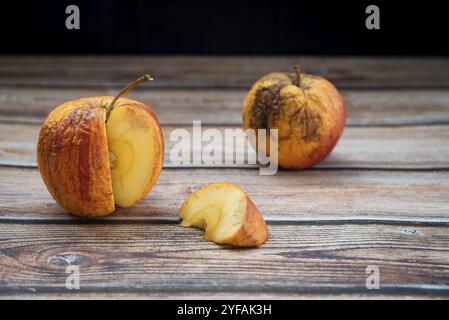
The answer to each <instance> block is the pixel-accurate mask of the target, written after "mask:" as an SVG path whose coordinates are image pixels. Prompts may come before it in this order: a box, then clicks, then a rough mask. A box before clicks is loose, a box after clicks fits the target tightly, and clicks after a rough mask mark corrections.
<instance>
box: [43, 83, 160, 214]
mask: <svg viewBox="0 0 449 320" xmlns="http://www.w3.org/2000/svg"><path fill="white" fill-rule="evenodd" d="M150 79H151V77H149V76H143V77H140V78H138V79H136V80H135V81H134V82H132V83H131V84H129V85H128V86H126V87H125V88H124V89H123V90H121V91H120V92H119V93H118V94H117V95H116V96H115V97H93V98H83V99H78V100H72V101H68V102H66V103H63V104H62V105H60V106H58V107H56V108H55V109H54V110H53V111H52V112H51V113H50V114H49V115H48V117H47V119H46V120H45V122H44V124H43V126H42V128H41V131H40V134H39V142H38V146H37V163H38V166H39V170H40V173H41V175H42V179H43V180H44V183H45V184H46V186H47V188H48V190H49V192H50V193H51V195H52V196H53V198H54V199H55V200H56V201H57V202H58V203H59V204H60V205H61V207H63V208H64V209H66V210H67V211H69V212H71V213H73V214H76V215H79V216H84V217H93V218H95V217H100V216H105V215H108V214H110V213H112V212H113V211H114V210H115V207H116V206H119V207H130V206H132V205H133V204H135V203H136V202H138V201H139V200H141V199H142V198H144V197H145V195H146V194H148V193H149V192H150V190H151V188H152V187H153V186H154V184H155V183H156V181H157V179H158V177H159V174H160V172H161V170H162V164H163V157H164V140H163V136H162V130H161V128H160V126H159V123H158V121H157V118H156V116H155V115H154V114H153V112H152V111H151V109H150V108H149V107H147V106H146V105H144V104H143V103H140V102H137V101H135V100H131V99H127V98H122V97H121V96H122V95H123V94H125V93H126V92H128V91H129V90H131V89H132V88H134V87H135V86H136V85H137V84H139V83H141V82H143V81H146V80H150Z"/></svg>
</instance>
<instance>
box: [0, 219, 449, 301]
mask: <svg viewBox="0 0 449 320" xmlns="http://www.w3.org/2000/svg"><path fill="white" fill-rule="evenodd" d="M447 230H448V229H447V228H445V227H424V226H421V227H414V228H413V231H412V232H411V231H410V228H407V227H406V226H389V225H350V224H343V225H337V226H336V225H324V224H321V225H272V226H270V231H271V236H270V240H269V242H268V243H266V244H265V245H264V246H262V247H260V248H258V249H235V248H227V247H222V246H218V245H215V244H213V243H209V242H206V241H204V240H202V239H201V232H200V231H197V230H193V229H183V228H180V227H178V226H176V225H170V224H169V225H167V224H64V225H59V224H0V293H2V294H11V293H13V292H16V293H25V294H30V293H51V292H63V293H67V289H66V288H65V283H66V277H67V274H66V272H65V271H66V266H67V265H69V264H70V265H77V266H78V267H79V270H80V287H81V289H80V291H79V292H81V293H83V292H84V293H89V292H98V291H100V292H109V293H126V292H132V293H135V294H136V293H137V294H138V293H147V292H162V293H170V292H174V293H176V292H178V291H181V292H193V293H197V292H200V293H204V292H212V293H213V292H236V293H239V292H247V293H249V295H248V296H251V294H260V293H265V294H272V295H277V294H295V293H302V292H304V293H308V292H323V293H326V292H327V293H332V292H335V291H337V290H338V292H339V293H363V294H369V293H370V291H368V290H367V289H366V286H365V283H366V278H367V276H368V275H367V274H366V268H367V266H373V265H374V266H377V267H378V268H379V270H380V286H381V289H380V290H379V291H377V293H384V294H388V293H394V292H397V293H405V294H408V293H415V294H437V295H438V294H448V293H449V285H448V283H449V254H448V253H449V249H448V247H447V243H448V242H449V233H448V232H447ZM373 291H374V292H373ZM373 291H371V292H373V294H376V291H375V290H373ZM73 294H74V295H76V294H77V293H75V292H73Z"/></svg>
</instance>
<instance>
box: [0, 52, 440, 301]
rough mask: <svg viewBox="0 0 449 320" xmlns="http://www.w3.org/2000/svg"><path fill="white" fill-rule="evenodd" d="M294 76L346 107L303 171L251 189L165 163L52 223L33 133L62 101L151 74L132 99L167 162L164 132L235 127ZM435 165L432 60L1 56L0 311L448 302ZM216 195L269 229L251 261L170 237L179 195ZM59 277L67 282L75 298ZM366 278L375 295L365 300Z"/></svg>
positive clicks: (436, 99)
mask: <svg viewBox="0 0 449 320" xmlns="http://www.w3.org/2000/svg"><path fill="white" fill-rule="evenodd" d="M294 62H300V63H301V64H302V67H303V69H304V70H305V71H306V72H311V73H315V74H320V75H323V76H324V77H326V78H328V79H330V80H331V81H333V82H334V83H335V84H336V85H337V87H338V88H339V89H341V90H342V93H343V95H344V98H345V101H346V104H347V109H348V122H347V124H348V125H347V128H346V129H345V133H344V135H343V137H342V139H341V141H340V142H339V144H338V145H337V147H336V149H335V150H334V152H333V153H332V155H331V156H330V157H329V158H328V159H327V160H326V161H324V162H323V163H321V164H319V165H318V166H317V168H316V169H313V170H306V171H280V172H279V173H278V174H277V175H275V176H259V175H258V171H257V170H256V169H257V167H254V166H250V167H248V166H244V167H238V168H233V169H230V168H220V167H219V166H201V165H200V166H196V165H194V166H191V167H190V168H185V167H179V166H177V165H174V164H172V163H170V161H166V163H165V168H164V170H163V171H162V174H161V177H160V179H159V181H158V183H157V184H156V186H155V188H154V189H153V190H152V192H151V193H150V194H149V195H148V196H147V197H146V198H145V199H144V200H143V201H141V202H140V203H138V204H137V205H136V206H134V207H133V208H128V209H119V210H118V211H117V212H116V213H114V214H113V215H112V216H110V217H106V218H102V219H99V220H94V221H92V220H86V219H79V218H76V217H74V216H72V215H69V214H67V213H65V212H64V210H63V209H61V208H60V207H59V206H58V205H57V204H56V203H55V201H54V200H53V199H52V198H51V197H50V195H49V193H48V192H47V190H46V188H45V186H44V184H43V182H42V180H41V178H40V175H39V172H38V170H37V169H36V163H35V144H36V140H37V134H38V130H39V125H40V124H41V123H42V120H43V118H44V117H45V115H46V114H47V113H48V112H49V111H50V110H51V108H53V107H54V106H56V105H57V104H59V103H61V102H63V101H65V100H69V99H74V98H79V97H83V96H96V95H112V94H114V93H116V92H117V89H118V88H119V87H122V86H123V85H124V84H125V83H128V82H129V81H130V80H132V79H134V78H135V77H136V76H138V75H140V74H142V73H151V74H153V75H154V76H155V77H156V79H157V81H154V82H152V83H146V84H144V85H143V86H142V87H139V88H138V89H136V90H135V91H133V92H132V94H131V96H130V97H131V98H134V99H136V100H140V101H143V102H145V103H148V104H150V105H151V106H152V107H153V108H154V111H155V112H156V113H157V115H158V117H159V120H160V122H161V124H162V126H163V130H164V133H165V137H166V142H167V148H166V160H169V159H170V157H169V153H168V152H169V151H170V149H171V147H172V146H173V144H174V143H175V141H170V139H169V138H170V133H171V132H172V131H173V130H174V129H175V128H185V129H188V130H191V124H192V121H193V120H201V121H202V122H203V129H207V128H210V127H216V128H218V129H219V130H224V129H225V128H237V127H240V125H241V104H242V99H243V97H244V95H245V92H246V90H248V88H249V86H250V85H251V84H252V83H253V82H254V81H255V80H256V79H257V78H259V77H260V76H262V75H264V74H266V73H268V72H271V71H275V70H279V71H288V70H290V69H291V65H292V64H293V63H294ZM206 143H207V142H205V144H206ZM227 146H228V147H229V145H227ZM225 150H229V149H227V148H225ZM193 152H199V149H193ZM448 159H449V59H446V58H432V59H420V58H382V59H372V58H368V57H367V58H352V57H350V58H334V57H327V58H319V57H280V58H273V57H197V58H194V57H171V58H165V57H164V58H163V57H144V56H134V57H123V56H118V57H101V58H100V57H76V56H71V57H51V56H42V57H37V56H24V57H13V56H1V57H0V177H1V179H0V297H2V298H11V299H16V298H58V297H63V298H73V297H81V298H83V297H84V298H87V299H95V298H120V297H122V298H142V297H143V298H144V297H149V298H198V299H207V298H213V297H216V298H230V299H239V298H243V299H245V298H251V297H253V298H283V299H290V298H349V299H350V298H392V299H395V298H398V297H399V298H417V297H420V298H422V297H431V298H441V297H443V298H447V296H448V295H449V247H448V243H449V241H448V240H449V198H448V195H449V160H448ZM225 181H227V182H234V183H236V184H238V185H239V186H241V187H242V188H243V189H244V190H245V191H247V192H248V194H249V196H250V197H251V199H253V201H254V202H255V204H256V205H257V206H258V208H259V209H260V211H261V212H262V213H263V214H264V216H265V218H266V219H267V221H268V223H269V227H270V231H271V238H270V240H269V242H268V243H267V244H266V245H264V246H262V247H261V248H258V249H252V250H243V249H230V248H224V247H220V246H217V245H215V244H212V243H209V242H206V241H204V240H202V238H201V232H200V231H197V230H192V229H182V228H180V227H179V226H178V225H177V222H178V218H177V217H178V210H179V207H180V205H181V204H182V202H183V201H184V199H185V198H186V197H187V196H188V195H189V194H190V193H191V192H192V191H195V190H197V189H199V188H200V187H202V186H204V185H206V184H208V183H211V182H225ZM67 263H70V264H75V265H79V266H80V268H81V288H82V289H81V290H80V291H78V292H76V293H73V292H68V291H67V290H66V288H65V279H66V277H67V274H66V273H65V267H66V265H67ZM368 265H376V266H378V267H379V268H380V272H381V274H380V276H381V279H380V280H381V281H380V282H381V290H373V291H368V290H366V288H365V280H366V277H367V274H366V273H365V269H366V267H367V266H368Z"/></svg>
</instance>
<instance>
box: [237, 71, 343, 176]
mask: <svg viewBox="0 0 449 320" xmlns="http://www.w3.org/2000/svg"><path fill="white" fill-rule="evenodd" d="M295 70H296V72H295V73H271V74H268V75H266V76H264V77H262V78H261V79H259V80H258V81H257V82H256V83H255V84H254V85H253V86H252V88H251V89H250V91H249V92H248V93H247V95H246V97H245V100H244V104H243V127H244V128H245V129H253V130H258V129H277V130H278V134H277V139H278V157H279V159H278V163H279V165H280V166H281V167H283V168H291V169H304V168H308V167H310V166H313V165H314V164H316V163H318V162H320V161H321V160H323V159H324V158H325V157H326V156H327V155H328V154H329V153H330V152H331V151H332V149H333V148H334V147H335V145H336V144H337V142H338V140H339V139H340V136H341V134H342V133H343V129H344V126H345V122H346V111H345V105H344V103H343V98H342V96H341V95H340V93H339V92H338V90H337V89H336V88H335V86H334V85H333V84H332V83H330V82H329V81H327V80H326V79H324V78H322V77H319V76H315V75H310V74H302V73H301V70H300V68H299V65H295ZM270 139H273V135H269V134H268V133H267V139H266V143H263V142H262V143H260V144H258V143H257V139H250V140H251V143H252V145H253V147H254V148H255V149H256V150H257V146H259V148H261V149H262V150H260V149H259V150H257V151H259V152H263V153H265V154H266V155H269V150H270V148H269V143H270V141H272V140H270Z"/></svg>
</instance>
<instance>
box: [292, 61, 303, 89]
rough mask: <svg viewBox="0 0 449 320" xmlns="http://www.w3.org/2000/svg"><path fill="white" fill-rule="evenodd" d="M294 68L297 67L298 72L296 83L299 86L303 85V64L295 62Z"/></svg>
mask: <svg viewBox="0 0 449 320" xmlns="http://www.w3.org/2000/svg"><path fill="white" fill-rule="evenodd" d="M293 68H294V69H295V72H296V85H297V86H298V87H301V66H300V65H299V64H298V63H295V64H294V65H293Z"/></svg>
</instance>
